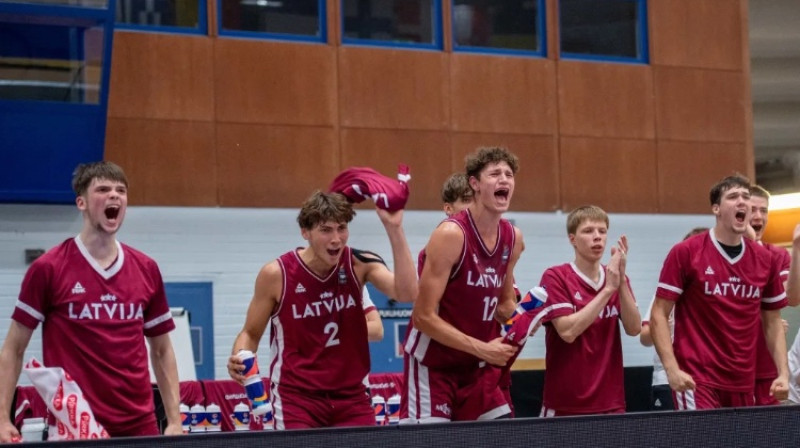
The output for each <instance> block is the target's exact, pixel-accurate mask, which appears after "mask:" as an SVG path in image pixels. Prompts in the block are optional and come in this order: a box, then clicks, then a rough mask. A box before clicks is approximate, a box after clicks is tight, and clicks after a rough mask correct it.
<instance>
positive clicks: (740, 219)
mask: <svg viewBox="0 0 800 448" xmlns="http://www.w3.org/2000/svg"><path fill="white" fill-rule="evenodd" d="M734 218H736V223H737V224H742V225H743V224H745V219H747V211H745V210H738V211H737V212H736V215H734Z"/></svg>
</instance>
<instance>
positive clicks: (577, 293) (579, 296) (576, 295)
mask: <svg viewBox="0 0 800 448" xmlns="http://www.w3.org/2000/svg"><path fill="white" fill-rule="evenodd" d="M575 300H583V297H581V293H580V291H578V292H576V293H575Z"/></svg>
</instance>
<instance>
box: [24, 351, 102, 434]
mask: <svg viewBox="0 0 800 448" xmlns="http://www.w3.org/2000/svg"><path fill="white" fill-rule="evenodd" d="M23 372H25V374H26V375H28V378H30V380H31V383H33V386H34V387H35V388H36V391H37V392H39V395H40V396H41V397H42V400H44V402H45V404H46V405H47V409H48V410H49V411H50V414H51V415H53V416H54V417H55V418H56V424H55V425H52V426H50V433H49V435H48V440H74V439H107V438H108V437H109V435H108V432H107V431H106V430H105V428H103V426H102V425H101V424H100V423H98V422H97V420H95V418H94V414H93V413H92V409H91V408H90V407H89V402H87V401H86V398H84V396H83V392H81V388H80V387H79V386H78V383H76V382H75V381H74V380H73V379H72V377H70V376H69V374H68V373H67V372H65V371H64V369H62V368H61V367H45V366H44V365H42V363H40V362H39V361H37V360H36V358H32V359H31V360H30V361H28V363H27V364H26V365H25V368H24V369H23Z"/></svg>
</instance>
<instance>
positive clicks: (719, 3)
mask: <svg viewBox="0 0 800 448" xmlns="http://www.w3.org/2000/svg"><path fill="white" fill-rule="evenodd" d="M744 3H747V2H746V1H745V2H744ZM740 5H741V2H740V0H669V1H663V0H651V1H650V2H648V7H649V9H650V14H649V15H650V40H651V42H652V47H651V48H652V49H653V52H652V54H651V55H650V60H651V61H652V63H653V64H656V65H669V66H683V67H703V68H716V69H726V70H737V71H739V70H742V63H743V55H742V45H743V44H744V43H745V42H743V36H742V28H743V27H746V24H747V21H746V18H743V17H742V8H741V7H740ZM745 9H746V8H745ZM745 39H746V37H745Z"/></svg>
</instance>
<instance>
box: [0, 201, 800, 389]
mask: <svg viewBox="0 0 800 448" xmlns="http://www.w3.org/2000/svg"><path fill="white" fill-rule="evenodd" d="M296 216H297V211H296V210H287V209H236V208H188V207H130V208H129V209H128V214H127V217H126V218H125V224H124V226H123V228H122V230H121V231H120V233H119V239H120V241H122V242H124V243H127V244H129V245H131V246H133V247H136V248H137V249H140V250H142V251H144V252H145V253H147V254H148V255H150V256H151V257H153V258H154V259H155V260H156V261H157V262H158V264H159V265H160V267H161V271H162V273H163V276H164V280H165V281H167V282H170V281H179V282H186V281H207V282H213V285H214V286H213V288H214V289H213V294H214V327H215V328H214V334H215V342H214V352H215V357H216V360H215V366H216V368H215V371H216V377H217V378H227V373H226V371H225V362H226V359H227V354H228V353H229V352H230V348H231V344H232V343H233V339H234V337H235V335H236V334H237V333H238V331H239V330H240V329H241V325H242V322H243V320H244V315H245V312H246V309H247V305H248V303H249V301H250V297H251V294H252V290H253V282H254V281H255V276H256V273H257V272H258V270H259V269H260V268H261V266H262V265H263V264H264V263H266V262H268V261H270V260H272V259H274V258H276V257H277V256H278V255H280V254H282V253H283V252H286V251H287V250H290V249H292V248H294V247H296V246H301V245H303V243H304V241H303V239H302V238H301V237H300V232H299V230H298V228H297V223H296V221H295V218H296ZM443 216H444V215H443V213H442V212H432V211H407V212H405V229H406V234H407V237H408V241H409V245H410V246H411V250H412V253H413V254H414V256H415V257H416V254H417V252H418V251H419V250H420V249H422V247H423V246H424V245H425V243H426V241H427V238H428V236H429V235H430V232H431V230H432V229H433V228H434V227H435V226H436V224H437V223H438V222H439V221H440V220H441V219H442V218H443ZM508 218H510V219H513V220H514V221H515V223H516V225H517V226H518V227H520V229H522V232H523V234H524V237H525V245H526V250H525V252H524V253H523V256H522V258H521V260H520V262H519V264H518V267H517V269H516V276H517V283H518V285H519V286H520V289H523V290H527V289H529V288H531V287H532V286H534V285H535V284H536V283H537V282H538V281H539V279H540V277H541V274H542V272H543V271H544V269H546V268H547V267H548V266H552V265H555V264H561V263H565V262H568V261H571V260H572V258H573V252H572V248H571V246H570V245H569V244H568V241H567V237H566V229H565V225H566V224H565V222H566V214H564V213H513V212H512V213H508ZM710 225H713V218H712V216H711V214H708V215H623V214H616V215H612V216H611V228H610V231H609V241H610V242H612V241H616V239H617V238H619V236H620V235H621V234H622V233H625V234H626V235H627V236H628V239H629V241H630V254H629V257H628V276H629V277H630V279H631V285H632V287H633V291H634V294H635V295H636V298H637V300H638V302H639V309H640V311H641V312H642V313H644V312H645V311H646V310H647V306H648V305H649V303H650V300H651V296H652V294H653V292H654V291H655V285H656V283H657V280H658V274H659V272H660V269H661V263H662V262H663V260H664V257H665V255H666V253H667V251H669V248H670V247H671V246H672V245H673V244H674V243H675V242H677V241H679V240H680V239H681V238H682V237H683V235H684V234H685V233H686V232H687V231H688V230H689V229H691V228H693V227H697V226H710ZM80 227H81V218H80V214H79V212H78V211H77V209H76V208H75V207H74V206H54V205H13V204H12V205H0V337H1V338H5V335H6V332H7V330H8V324H9V320H10V316H11V312H12V310H13V307H14V304H15V302H16V300H17V295H18V294H19V287H20V282H21V280H22V277H23V275H24V273H25V270H26V268H27V266H26V264H25V256H24V250H25V249H26V248H42V249H50V248H51V247H53V246H54V245H56V244H58V243H60V242H61V241H63V240H64V239H66V238H69V237H72V236H74V235H77V233H78V232H79V231H80ZM350 229H351V234H350V242H349V244H350V245H351V246H354V247H358V248H365V249H371V250H374V251H376V252H378V253H380V254H382V255H383V256H384V257H385V258H386V259H387V261H388V262H389V263H391V251H390V248H389V243H388V241H387V239H386V237H385V233H384V231H383V227H382V225H381V224H380V220H379V219H378V217H377V215H376V214H375V212H374V211H373V210H372V209H365V210H359V211H358V215H357V216H356V218H355V220H354V222H353V223H352V224H351V227H350ZM791 334H793V333H791ZM542 335H543V332H542V333H541V334H538V335H537V336H536V337H535V338H534V339H533V340H532V341H530V342H529V343H528V344H527V346H526V349H525V352H524V353H523V355H522V357H523V358H538V357H543V356H544V347H543V346H544V344H543V337H542ZM266 349H267V344H266V343H262V344H261V350H260V351H259V356H261V357H262V359H266V358H264V357H266V356H267V350H266ZM623 350H624V359H625V365H627V366H635V365H649V364H650V363H651V362H652V353H653V351H652V349H648V348H644V347H642V346H641V345H640V344H639V341H638V338H629V337H623ZM40 352H41V338H40V335H39V331H38V330H37V332H36V333H35V334H34V339H33V341H32V342H31V346H30V348H29V349H28V353H27V354H26V358H25V359H28V358H29V357H30V356H38V357H41V353H40Z"/></svg>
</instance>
